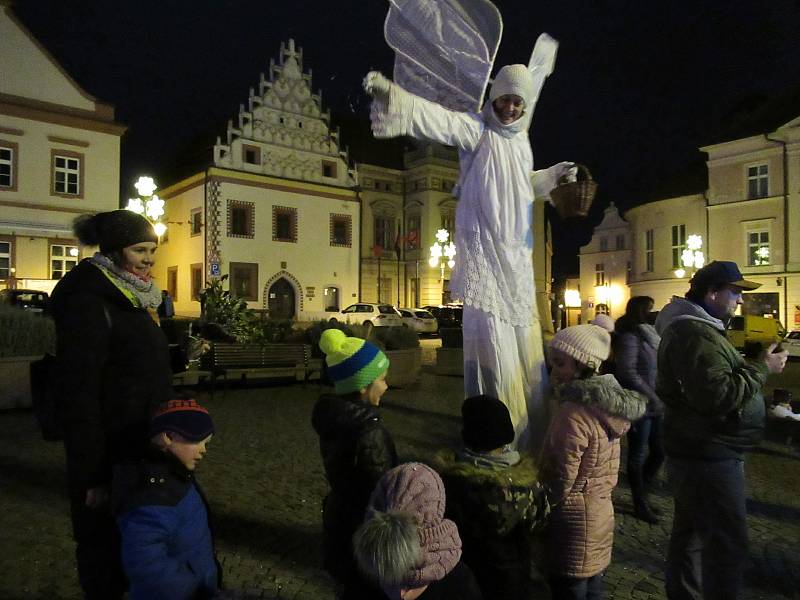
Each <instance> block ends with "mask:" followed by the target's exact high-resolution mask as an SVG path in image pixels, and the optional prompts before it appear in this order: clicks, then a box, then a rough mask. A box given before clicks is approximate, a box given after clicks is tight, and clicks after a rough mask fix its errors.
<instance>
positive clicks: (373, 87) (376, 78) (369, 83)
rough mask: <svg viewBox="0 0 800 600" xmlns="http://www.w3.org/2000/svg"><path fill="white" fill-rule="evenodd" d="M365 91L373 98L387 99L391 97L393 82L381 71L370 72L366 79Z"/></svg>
mask: <svg viewBox="0 0 800 600" xmlns="http://www.w3.org/2000/svg"><path fill="white" fill-rule="evenodd" d="M363 85H364V91H366V92H367V93H368V94H369V95H370V96H372V97H373V98H380V99H385V98H388V97H389V91H390V90H391V89H392V82H391V81H389V80H388V79H386V77H384V76H383V73H380V72H379V71H370V72H369V73H367V76H366V77H364V84H363Z"/></svg>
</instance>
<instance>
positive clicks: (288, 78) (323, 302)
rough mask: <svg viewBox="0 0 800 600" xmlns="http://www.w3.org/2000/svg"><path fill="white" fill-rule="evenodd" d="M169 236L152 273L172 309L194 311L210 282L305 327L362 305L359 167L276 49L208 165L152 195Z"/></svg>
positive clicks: (299, 65)
mask: <svg viewBox="0 0 800 600" xmlns="http://www.w3.org/2000/svg"><path fill="white" fill-rule="evenodd" d="M159 194H160V196H161V197H162V198H164V199H165V200H166V206H165V210H166V219H165V220H166V221H167V223H168V230H167V235H166V236H165V239H163V240H162V245H161V248H160V249H159V260H158V263H157V265H156V268H155V272H156V277H158V278H159V280H160V281H161V285H162V286H163V287H165V288H166V289H168V290H169V292H170V294H171V295H172V296H173V298H174V300H175V307H176V311H177V312H178V313H180V314H197V313H198V312H199V310H200V306H199V304H198V303H197V301H196V300H197V297H198V294H199V292H200V290H201V289H202V288H203V286H204V284H205V282H206V281H208V280H209V279H210V278H212V277H219V276H221V275H228V277H229V279H228V286H229V289H230V290H231V291H232V292H233V293H235V294H236V295H237V296H239V297H240V298H243V299H245V300H247V302H248V306H249V307H250V308H255V309H267V310H269V314H270V316H272V317H274V318H296V319H300V320H309V319H313V318H321V317H323V316H324V315H325V313H326V311H330V310H338V309H340V308H344V307H345V306H347V305H349V304H351V303H352V302H355V301H357V300H358V292H359V247H358V240H359V234H358V232H359V229H360V227H361V214H360V203H359V198H358V194H357V191H356V175H355V171H354V170H353V169H351V168H350V166H349V164H348V157H347V154H346V152H344V151H343V150H342V149H341V146H340V143H339V132H338V131H336V130H332V129H331V126H330V114H329V113H328V112H325V111H323V108H322V103H321V99H320V96H319V95H318V94H314V93H313V92H312V89H311V74H310V73H306V72H304V71H303V54H302V50H301V49H299V48H297V47H295V44H294V40H289V42H288V44H281V48H280V56H279V60H278V62H277V63H276V62H275V61H274V60H273V61H270V66H269V70H268V72H267V73H266V74H262V75H261V77H260V81H259V82H258V86H257V88H255V89H253V88H251V90H250V95H249V97H248V99H247V104H246V106H245V105H242V106H240V108H239V114H238V115H237V117H236V119H235V120H234V121H229V122H228V127H227V131H226V133H225V137H224V138H217V143H216V144H215V145H214V150H213V156H212V157H209V164H208V166H207V168H206V169H205V170H203V171H202V172H199V173H196V174H195V175H192V176H190V177H188V178H186V179H184V180H182V181H179V182H177V183H174V184H172V185H170V186H169V187H167V188H166V189H164V190H161V191H160V192H159Z"/></svg>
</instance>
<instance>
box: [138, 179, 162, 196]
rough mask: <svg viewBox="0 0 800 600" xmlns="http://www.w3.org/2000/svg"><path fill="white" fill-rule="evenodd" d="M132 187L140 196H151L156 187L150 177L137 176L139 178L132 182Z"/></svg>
mask: <svg viewBox="0 0 800 600" xmlns="http://www.w3.org/2000/svg"><path fill="white" fill-rule="evenodd" d="M133 187H135V188H136V191H137V192H138V193H139V195H140V196H152V195H153V193H154V192H155V191H156V190H157V189H158V188H157V187H156V182H155V181H153V178H152V177H139V180H138V181H137V182H136V183H134V184H133Z"/></svg>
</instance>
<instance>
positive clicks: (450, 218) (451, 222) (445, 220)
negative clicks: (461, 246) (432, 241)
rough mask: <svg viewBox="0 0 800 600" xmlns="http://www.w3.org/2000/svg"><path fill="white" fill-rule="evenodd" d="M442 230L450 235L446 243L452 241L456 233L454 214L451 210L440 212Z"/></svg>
mask: <svg viewBox="0 0 800 600" xmlns="http://www.w3.org/2000/svg"><path fill="white" fill-rule="evenodd" d="M442 229H446V230H447V233H449V234H450V237H449V238H448V242H452V241H453V236H454V235H455V231H456V213H455V211H453V210H444V211H442Z"/></svg>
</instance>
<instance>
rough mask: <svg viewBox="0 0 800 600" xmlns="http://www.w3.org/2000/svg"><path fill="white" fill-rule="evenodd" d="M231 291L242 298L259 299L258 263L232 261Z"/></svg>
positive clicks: (230, 271)
mask: <svg viewBox="0 0 800 600" xmlns="http://www.w3.org/2000/svg"><path fill="white" fill-rule="evenodd" d="M228 272H229V273H230V291H231V294H233V295H234V296H236V297H237V298H240V299H242V300H258V263H237V262H232V263H230V270H229V271H228Z"/></svg>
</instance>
